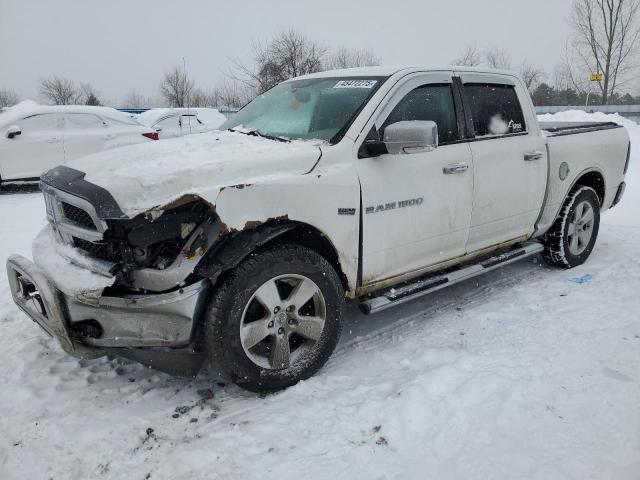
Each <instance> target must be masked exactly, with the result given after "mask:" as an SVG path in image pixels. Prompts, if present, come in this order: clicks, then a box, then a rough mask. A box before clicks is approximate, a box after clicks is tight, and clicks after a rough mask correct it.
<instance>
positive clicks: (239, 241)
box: [195, 223, 296, 284]
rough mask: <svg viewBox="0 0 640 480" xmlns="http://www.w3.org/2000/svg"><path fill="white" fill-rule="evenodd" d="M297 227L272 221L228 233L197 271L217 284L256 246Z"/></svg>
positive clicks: (206, 256)
mask: <svg viewBox="0 0 640 480" xmlns="http://www.w3.org/2000/svg"><path fill="white" fill-rule="evenodd" d="M295 227H296V224H295V223H270V224H264V225H262V226H260V227H258V228H255V229H251V230H243V231H241V232H238V233H235V234H231V235H228V236H227V237H226V238H225V239H224V240H223V241H222V242H219V243H218V244H216V245H214V246H213V247H212V248H211V249H210V250H209V251H208V252H207V253H206V254H205V256H204V258H203V259H202V261H201V262H200V263H199V264H198V267H197V268H196V270H195V273H197V274H198V275H201V276H203V277H205V278H208V279H209V280H210V281H211V283H212V284H215V283H216V282H217V281H218V279H219V278H220V276H221V275H222V274H223V273H224V272H226V271H228V270H231V269H232V268H235V267H237V266H238V265H239V264H240V262H241V261H242V260H244V259H245V258H246V257H248V256H249V255H250V254H251V252H253V251H255V249H256V248H259V247H261V246H262V245H265V244H266V243H268V242H270V241H271V240H273V239H275V238H276V237H279V236H280V235H282V234H284V233H286V232H288V231H290V230H293V229H294V228H295Z"/></svg>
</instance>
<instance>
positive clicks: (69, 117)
mask: <svg viewBox="0 0 640 480" xmlns="http://www.w3.org/2000/svg"><path fill="white" fill-rule="evenodd" d="M64 119H65V121H66V125H65V128H66V129H67V130H87V129H93V128H104V123H103V122H102V120H101V119H100V118H99V117H96V116H95V115H91V114H89V113H67V114H65V116H64Z"/></svg>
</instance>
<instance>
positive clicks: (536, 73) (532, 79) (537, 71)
mask: <svg viewBox="0 0 640 480" xmlns="http://www.w3.org/2000/svg"><path fill="white" fill-rule="evenodd" d="M520 76H521V77H522V80H523V81H524V84H525V85H526V87H527V89H528V90H529V92H533V91H534V90H535V89H536V88H537V87H538V85H540V83H542V81H543V80H544V79H545V77H546V76H547V75H546V73H545V72H544V70H543V69H541V68H538V67H534V66H533V65H531V64H530V63H529V62H527V61H526V60H525V61H524V62H523V63H522V65H520Z"/></svg>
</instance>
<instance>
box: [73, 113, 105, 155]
mask: <svg viewBox="0 0 640 480" xmlns="http://www.w3.org/2000/svg"><path fill="white" fill-rule="evenodd" d="M64 121H65V123H64V152H65V161H67V162H68V161H70V160H74V159H76V158H80V157H84V156H86V155H90V154H92V153H97V152H101V151H102V150H104V147H105V144H106V142H107V141H108V140H110V138H109V132H108V130H107V127H106V125H105V123H104V122H103V121H102V119H101V118H100V117H98V116H97V115H93V114H90V113H65V114H64Z"/></svg>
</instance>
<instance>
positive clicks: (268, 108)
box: [220, 77, 386, 143]
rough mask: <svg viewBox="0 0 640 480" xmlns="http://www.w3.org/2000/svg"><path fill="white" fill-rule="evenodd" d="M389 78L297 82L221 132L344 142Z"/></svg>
mask: <svg viewBox="0 0 640 480" xmlns="http://www.w3.org/2000/svg"><path fill="white" fill-rule="evenodd" d="M384 80H386V77H358V78H355V77H353V78H352V77H348V78H347V77H340V78H314V79H308V80H293V81H290V82H284V83H281V84H280V85H277V86H275V87H274V88H272V89H271V90H269V91H268V92H265V93H263V94H262V95H260V96H258V97H256V98H255V99H254V100H253V101H252V102H251V103H249V104H248V105H247V106H246V107H244V108H243V109H242V110H240V111H239V112H238V113H236V114H235V115H234V116H233V117H231V118H230V119H229V120H227V121H226V122H225V123H224V124H223V125H222V126H221V127H220V129H221V130H225V129H231V128H235V127H242V128H246V129H249V130H253V131H255V132H257V133H259V134H261V135H265V136H272V137H284V138H290V139H319V140H326V141H328V142H330V143H337V142H338V141H340V139H341V138H342V136H343V135H344V134H345V132H346V130H347V129H348V128H349V126H350V125H351V123H352V122H353V120H354V119H355V117H356V115H357V114H358V113H359V112H360V110H361V109H362V108H363V107H364V105H365V104H366V103H367V101H368V100H369V98H370V97H371V96H372V95H373V94H374V93H375V92H376V90H378V88H380V85H381V84H382V83H383V82H384Z"/></svg>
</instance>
